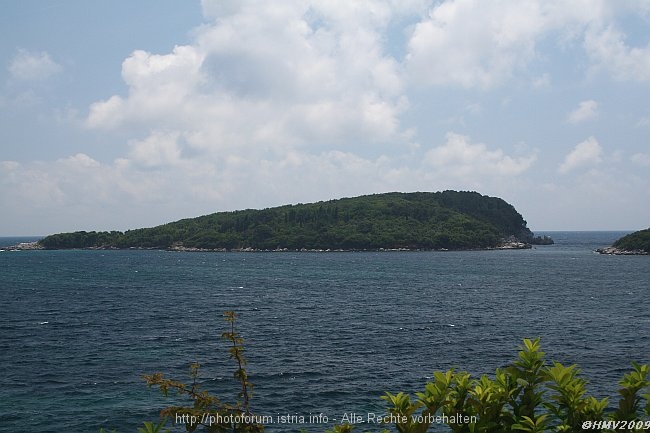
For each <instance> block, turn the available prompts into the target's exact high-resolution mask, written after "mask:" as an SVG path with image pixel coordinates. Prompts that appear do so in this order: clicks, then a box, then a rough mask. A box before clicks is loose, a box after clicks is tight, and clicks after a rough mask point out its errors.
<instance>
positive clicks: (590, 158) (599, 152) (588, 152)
mask: <svg viewBox="0 0 650 433" xmlns="http://www.w3.org/2000/svg"><path fill="white" fill-rule="evenodd" d="M602 156H603V149H602V147H601V146H600V144H598V141H597V140H596V139H595V138H594V137H589V138H588V139H586V140H585V141H583V142H581V143H578V144H577V145H576V146H575V147H574V148H573V150H572V151H571V152H570V153H569V154H568V155H567V156H566V157H565V158H564V161H563V162H562V164H560V166H559V167H558V171H559V172H560V173H568V172H570V171H572V170H574V169H576V168H579V167H584V166H591V165H594V164H598V163H599V162H601V161H602Z"/></svg>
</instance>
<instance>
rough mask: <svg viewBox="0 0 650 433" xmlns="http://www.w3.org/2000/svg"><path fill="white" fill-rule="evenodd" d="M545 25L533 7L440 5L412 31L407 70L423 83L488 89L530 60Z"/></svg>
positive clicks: (473, 1)
mask: <svg viewBox="0 0 650 433" xmlns="http://www.w3.org/2000/svg"><path fill="white" fill-rule="evenodd" d="M468 26H471V31H468ZM544 26H545V23H544V16H543V11H542V10H541V8H540V5H539V4H538V3H537V2H531V1H498V2H482V1H477V0H455V1H445V2H441V3H438V4H436V6H434V7H433V9H432V10H431V11H430V12H429V17H428V18H427V19H425V20H422V21H420V22H419V23H418V24H417V25H416V26H415V29H414V31H413V34H412V36H411V38H410V40H409V43H408V55H407V63H408V67H409V70H410V72H411V74H412V75H413V76H414V78H415V79H416V80H418V81H420V82H422V83H424V84H429V85H442V84H458V85H460V86H464V87H483V88H487V87H492V86H494V85H497V84H500V83H502V82H503V81H504V80H506V79H508V78H509V77H510V76H511V75H512V74H513V72H514V71H515V70H517V69H518V68H522V67H524V66H525V65H526V64H527V63H528V62H529V61H530V60H531V59H533V58H534V56H535V40H536V38H537V37H538V36H539V35H540V33H541V32H542V31H543V30H544Z"/></svg>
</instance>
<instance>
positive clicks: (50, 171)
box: [0, 0, 650, 236]
mask: <svg viewBox="0 0 650 433" xmlns="http://www.w3.org/2000/svg"><path fill="white" fill-rule="evenodd" d="M0 8H1V9H0V10H2V13H1V14H0V35H1V36H2V37H0V130H1V131H2V133H1V134H0V236H17V235H47V234H51V233H57V232H65V231H75V230H127V229H132V228H139V227H151V226H155V225H159V224H163V223H166V222H170V221H175V220H178V219H181V218H187V217H194V216H199V215H204V214H208V213H212V212H217V211H230V210H237V209H248V208H253V209H261V208H266V207H272V206H279V205H284V204H290V203H291V204H295V203H309V202H315V201H320V200H330V199H335V198H341V197H352V196H358V195H364V194H373V193H382V192H390V191H402V192H411V191H441V190H446V189H453V190H470V191H478V192H480V193H482V194H486V195H490V196H497V197H501V198H503V199H504V200H506V201H508V202H509V203H511V204H512V205H513V206H515V208H516V209H517V210H518V211H519V212H520V213H521V214H522V215H523V217H524V219H526V220H527V222H528V226H529V227H530V228H531V229H532V230H534V231H535V230H538V231H544V230H638V229H642V228H647V227H648V226H650V193H649V192H648V190H649V187H650V140H649V138H650V103H649V102H648V101H650V3H649V2H648V1H647V0H574V1H571V2H567V1H563V0H493V1H489V2H487V1H482V0H436V1H426V0H358V1H349V0H328V1H322V0H321V1H310V0H284V1H278V2H269V1H257V0H240V1H229V0H203V1H189V0H187V1H177V0H155V1H154V0H139V1H135V2H134V1H130V0H129V1H127V0H111V1H93V2H89V1H87V0H58V1H51V2H43V1H40V0H21V1H15V0H0Z"/></svg>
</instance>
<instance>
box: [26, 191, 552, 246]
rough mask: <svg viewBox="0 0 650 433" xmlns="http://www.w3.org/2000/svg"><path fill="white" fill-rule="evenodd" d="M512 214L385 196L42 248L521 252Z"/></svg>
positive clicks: (496, 207) (454, 197) (532, 240)
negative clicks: (509, 250) (490, 250)
mask: <svg viewBox="0 0 650 433" xmlns="http://www.w3.org/2000/svg"><path fill="white" fill-rule="evenodd" d="M526 224H527V223H526V221H525V220H524V219H523V217H522V216H521V215H520V214H519V213H518V212H517V211H516V210H515V208H514V207H513V206H512V205H511V204H509V203H507V202H505V201H504V200H502V199H500V198H497V197H489V196H485V195H481V194H479V193H477V192H468V191H442V192H413V193H400V192H392V193H383V194H373V195H364V196H359V197H352V198H342V199H336V200H329V201H320V202H317V203H308V204H295V205H284V206H279V207H273V208H267V209H259V210H255V209H247V210H238V211H231V212H217V213H213V214H210V215H204V216H199V217H196V218H188V219H182V220H179V221H175V222H171V223H167V224H163V225H160V226H156V227H152V228H141V229H135V230H128V231H125V232H120V231H103V232H95V231H91V232H86V231H77V232H73V233H59V234H54V235H50V236H47V237H45V238H43V239H41V240H40V241H39V242H38V245H39V246H40V247H42V248H44V249H69V248H91V249H128V248H139V249H166V250H175V251H365V250H374V251H381V250H384V251H385V250H468V249H524V248H531V245H533V244H551V243H553V240H552V239H551V238H549V237H539V236H538V237H535V236H534V235H533V233H532V232H531V231H530V230H529V229H528V227H527V226H526Z"/></svg>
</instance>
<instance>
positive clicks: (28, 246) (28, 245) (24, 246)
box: [4, 242, 44, 251]
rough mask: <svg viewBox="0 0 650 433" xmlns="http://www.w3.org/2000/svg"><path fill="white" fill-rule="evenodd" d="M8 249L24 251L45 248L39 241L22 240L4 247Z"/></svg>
mask: <svg viewBox="0 0 650 433" xmlns="http://www.w3.org/2000/svg"><path fill="white" fill-rule="evenodd" d="M4 249H5V250H7V251H24V250H42V249H44V248H43V247H42V246H41V244H39V243H38V242H21V243H19V244H16V245H10V246H8V247H4Z"/></svg>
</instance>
